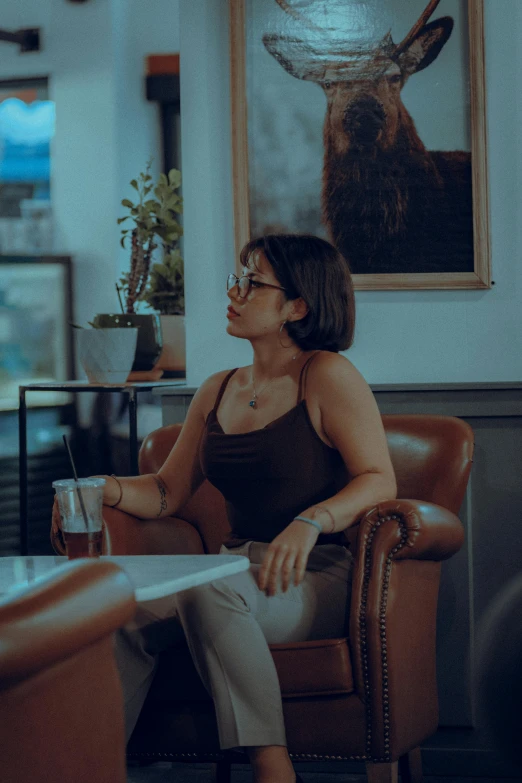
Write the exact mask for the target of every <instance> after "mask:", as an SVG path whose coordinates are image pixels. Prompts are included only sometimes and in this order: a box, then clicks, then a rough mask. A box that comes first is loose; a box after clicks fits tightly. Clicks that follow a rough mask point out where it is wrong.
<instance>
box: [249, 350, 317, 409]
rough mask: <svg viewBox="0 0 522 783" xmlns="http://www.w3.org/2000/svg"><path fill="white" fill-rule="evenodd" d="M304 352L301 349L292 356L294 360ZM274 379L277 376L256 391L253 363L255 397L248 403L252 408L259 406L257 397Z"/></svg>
mask: <svg viewBox="0 0 522 783" xmlns="http://www.w3.org/2000/svg"><path fill="white" fill-rule="evenodd" d="M302 353H303V352H302V351H299V353H296V355H295V356H292V361H294V359H297V357H298V356H300V355H301V354H302ZM272 381H275V378H271V379H270V380H269V381H268V383H265V385H264V386H263V388H262V389H261V390H260V391H259V392H256V385H255V383H254V365H252V388H253V389H254V396H253V398H252V399H251V400H250V402H249V403H248V404H249V405H250V407H251V408H254V410H255V408H256V407H257V398H258V397H259V395H260V394H261V393H262V392H264V390H265V389H266V388H267V387H268V386H270V384H271V383H272Z"/></svg>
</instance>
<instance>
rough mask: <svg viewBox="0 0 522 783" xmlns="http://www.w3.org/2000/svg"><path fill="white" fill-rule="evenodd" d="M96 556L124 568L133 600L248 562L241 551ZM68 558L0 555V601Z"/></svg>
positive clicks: (208, 578) (168, 591) (207, 578)
mask: <svg viewBox="0 0 522 783" xmlns="http://www.w3.org/2000/svg"><path fill="white" fill-rule="evenodd" d="M100 559H101V560H108V561H110V562H112V563H117V565H119V566H120V567H121V568H122V569H123V570H124V571H125V573H126V574H127V576H128V577H129V579H130V581H131V583H132V584H133V585H134V588H135V595H136V600H137V601H151V600H153V599H155V598H163V597H164V596H167V595H171V594H172V593H179V592H180V591H181V590H187V589H188V588H189V587H196V586H197V585H202V584H205V583H206V582H213V581H214V579H221V578H222V577H224V576H230V575H231V574H237V573H239V572H240V571H246V570H248V568H249V566H250V562H249V560H248V558H247V557H243V556H242V555H114V556H104V557H102V558H100ZM69 562H79V561H69V560H68V559H67V558H66V557H62V556H58V555H49V556H47V555H38V556H35V557H32V556H31V555H26V556H25V557H0V601H4V600H6V599H9V598H10V597H11V596H14V595H15V594H16V593H17V592H19V591H20V590H23V589H25V588H27V587H29V586H32V585H34V584H35V583H38V582H39V581H42V580H44V579H45V578H46V577H48V576H49V575H50V574H52V573H55V574H56V573H58V572H59V571H60V570H61V569H60V567H61V566H63V565H64V564H65V563H69ZM83 562H86V560H83Z"/></svg>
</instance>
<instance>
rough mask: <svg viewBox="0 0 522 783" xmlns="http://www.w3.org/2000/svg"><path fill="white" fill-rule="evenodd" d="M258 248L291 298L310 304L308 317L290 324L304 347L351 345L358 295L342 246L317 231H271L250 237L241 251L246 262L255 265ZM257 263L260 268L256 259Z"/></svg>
mask: <svg viewBox="0 0 522 783" xmlns="http://www.w3.org/2000/svg"><path fill="white" fill-rule="evenodd" d="M256 250H261V251H262V252H263V253H264V254H265V256H266V258H267V260H268V261H269V262H270V264H271V266H272V269H273V270H274V274H275V276H276V278H277V280H278V282H279V283H280V284H281V285H282V286H283V288H285V290H286V298H287V299H290V300H291V299H298V298H299V297H302V298H303V299H304V301H305V302H306V304H307V305H308V309H309V312H308V313H307V315H306V316H305V317H304V318H302V319H301V320H300V321H292V322H291V323H290V322H289V323H287V325H286V328H287V331H288V334H289V336H290V337H291V338H292V340H294V341H295V342H296V343H297V345H298V346H299V347H300V348H301V350H303V351H310V350H314V349H321V350H323V351H332V353H337V352H338V351H345V350H346V349H347V348H349V347H350V345H351V344H352V342H353V335H354V330H355V297H354V293H353V283H352V276H351V274H350V268H349V266H348V262H347V261H346V259H345V258H344V257H343V256H342V255H341V254H340V253H339V251H338V250H336V248H335V247H334V246H333V245H331V244H330V243H329V242H327V241H326V240H325V239H321V238H320V237H316V236H313V235H312V234H266V235H265V236H261V237H258V238H257V239H251V240H250V241H249V242H247V244H246V245H245V246H244V248H243V249H242V251H241V256H240V258H241V265H242V266H245V267H248V266H249V261H250V259H251V258H252V256H253V254H254V253H255V251H256ZM252 263H253V266H254V267H256V268H257V266H256V263H255V258H252ZM282 293H283V295H284V294H285V292H282Z"/></svg>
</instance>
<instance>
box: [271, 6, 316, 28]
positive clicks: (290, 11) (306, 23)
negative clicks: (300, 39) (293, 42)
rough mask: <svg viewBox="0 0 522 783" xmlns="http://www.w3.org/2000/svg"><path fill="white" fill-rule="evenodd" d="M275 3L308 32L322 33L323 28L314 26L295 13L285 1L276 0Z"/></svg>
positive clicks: (305, 18)
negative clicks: (304, 26)
mask: <svg viewBox="0 0 522 783" xmlns="http://www.w3.org/2000/svg"><path fill="white" fill-rule="evenodd" d="M276 3H277V5H278V6H279V7H280V8H282V9H283V11H284V12H285V13H286V14H288V15H289V16H291V17H293V18H294V19H296V20H297V21H298V22H303V23H304V24H305V25H306V26H307V27H308V28H309V29H310V30H319V31H320V32H324V27H318V26H317V25H316V24H314V23H313V22H311V21H310V20H309V19H307V17H306V16H304V15H303V14H301V13H299V11H297V10H296V9H295V8H292V6H291V5H290V3H287V2H286V0H276Z"/></svg>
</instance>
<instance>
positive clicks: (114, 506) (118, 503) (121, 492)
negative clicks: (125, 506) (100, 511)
mask: <svg viewBox="0 0 522 783" xmlns="http://www.w3.org/2000/svg"><path fill="white" fill-rule="evenodd" d="M111 478H113V479H114V481H116V483H117V484H118V486H119V488H120V497H119V498H118V500H117V501H116V503H113V504H112V506H109V508H116V506H119V505H120V503H121V499H122V496H123V487H122V486H121V484H120V481H119V479H117V478H116V476H115V475H114V473H111Z"/></svg>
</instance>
